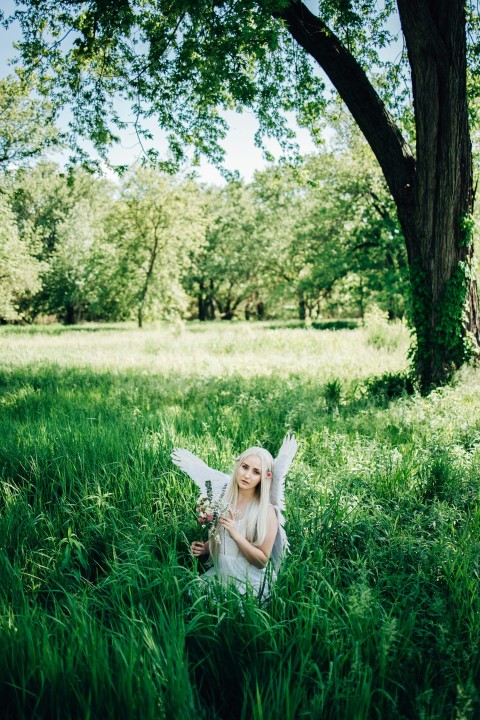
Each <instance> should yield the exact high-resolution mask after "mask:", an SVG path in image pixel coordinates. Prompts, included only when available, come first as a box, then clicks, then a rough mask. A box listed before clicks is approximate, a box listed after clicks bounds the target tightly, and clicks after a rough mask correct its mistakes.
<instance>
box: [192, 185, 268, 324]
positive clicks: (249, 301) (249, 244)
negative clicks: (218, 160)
mask: <svg viewBox="0 0 480 720" xmlns="http://www.w3.org/2000/svg"><path fill="white" fill-rule="evenodd" d="M205 201H206V215H207V218H208V220H207V228H206V242H205V245H204V246H203V247H202V248H201V249H200V252H199V253H198V255H197V257H196V259H195V261H194V263H193V264H192V268H191V270H190V272H189V274H188V276H187V283H186V287H187V288H188V291H189V292H190V294H193V295H195V296H196V298H197V304H198V316H199V318H200V319H201V320H212V319H214V317H215V316H216V315H217V314H218V316H219V317H221V318H222V319H224V320H230V319H232V318H233V317H235V316H236V315H237V313H238V312H239V310H240V308H241V307H244V308H245V305H247V314H248V312H249V310H248V308H249V309H250V312H252V313H253V314H255V315H256V316H258V314H259V313H260V314H261V313H262V306H261V303H262V294H263V299H265V287H266V281H265V270H266V257H265V247H264V245H265V244H264V243H262V236H261V234H260V233H258V231H257V215H256V208H255V204H254V197H253V194H252V192H251V191H250V190H249V188H248V187H247V186H246V185H245V184H244V183H243V182H240V181H237V180H233V181H231V182H229V183H228V184H227V185H226V186H225V187H224V188H210V189H209V190H208V192H207V193H206V195H205ZM259 305H260V307H259Z"/></svg>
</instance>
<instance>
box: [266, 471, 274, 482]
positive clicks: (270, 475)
mask: <svg viewBox="0 0 480 720" xmlns="http://www.w3.org/2000/svg"><path fill="white" fill-rule="evenodd" d="M265 477H266V478H268V479H269V480H271V479H272V477H273V474H272V471H271V470H267V472H266V473H265Z"/></svg>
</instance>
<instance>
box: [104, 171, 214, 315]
mask: <svg viewBox="0 0 480 720" xmlns="http://www.w3.org/2000/svg"><path fill="white" fill-rule="evenodd" d="M114 215H115V217H114V218H112V224H113V222H114V223H118V229H117V232H116V233H115V234H114V236H113V238H112V240H113V241H114V242H115V244H116V245H117V246H118V248H119V264H118V270H117V272H118V271H119V272H120V275H121V277H122V280H123V287H122V290H123V292H125V293H126V295H127V297H128V301H127V302H130V303H131V304H132V305H133V308H134V309H135V311H136V315H137V319H138V323H139V325H140V326H141V325H142V321H143V318H144V317H145V315H147V316H148V315H150V316H151V317H153V318H162V317H163V318H165V317H174V316H176V315H180V314H182V313H183V312H184V311H185V306H186V297H185V295H184V293H183V288H182V284H181V281H182V279H183V276H184V275H185V274H186V272H187V269H188V268H189V266H190V265H191V262H192V257H195V256H196V254H197V253H198V252H199V251H200V249H201V247H202V245H203V244H204V241H205V240H204V237H205V224H206V221H205V217H204V212H203V206H202V200H201V196H200V192H199V188H198V187H197V186H196V185H195V183H193V182H191V181H184V182H182V181H181V180H180V179H177V180H175V179H173V178H171V177H169V176H165V175H164V174H161V173H159V172H158V171H156V170H149V169H146V168H140V169H137V170H135V171H133V172H131V173H130V174H129V175H128V176H126V177H125V180H124V183H123V186H122V191H121V195H120V200H119V203H118V204H117V206H116V207H115V210H114ZM115 235H116V237H115Z"/></svg>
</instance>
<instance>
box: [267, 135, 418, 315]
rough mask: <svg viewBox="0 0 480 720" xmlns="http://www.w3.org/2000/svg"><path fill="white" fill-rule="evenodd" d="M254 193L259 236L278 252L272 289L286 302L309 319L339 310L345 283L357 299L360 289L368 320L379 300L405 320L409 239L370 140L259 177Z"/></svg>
mask: <svg viewBox="0 0 480 720" xmlns="http://www.w3.org/2000/svg"><path fill="white" fill-rule="evenodd" d="M253 190H254V192H255V196H256V199H257V205H258V220H259V223H260V227H259V229H258V233H259V234H260V235H262V236H263V237H264V238H265V239H264V242H265V243H266V244H267V245H268V247H269V249H270V251H271V257H272V264H271V268H272V272H271V273H270V280H269V285H270V287H271V288H272V292H274V293H277V294H278V293H279V291H281V290H282V289H283V293H284V296H285V298H287V297H290V298H296V301H297V303H298V310H299V316H300V318H301V319H304V318H305V317H306V316H308V315H312V313H318V312H320V311H323V312H327V313H328V312H329V311H330V310H333V305H332V306H331V303H330V298H333V297H334V298H335V300H334V303H335V309H336V308H337V306H338V303H339V302H340V304H341V296H342V292H341V285H342V282H343V280H344V279H347V283H348V292H349V296H351V294H352V288H353V287H355V286H357V287H358V309H359V310H360V314H362V313H363V306H364V305H365V304H368V302H373V301H375V302H376V303H378V304H379V305H380V306H382V307H384V308H385V309H387V310H388V311H389V312H390V314H391V316H395V315H398V314H403V312H404V310H405V306H404V297H403V296H404V295H405V294H406V291H407V288H408V281H407V262H406V253H405V248H404V244H403V238H402V235H401V231H400V226H399V224H398V221H397V218H396V214H395V208H394V205H393V202H392V200H391V197H390V196H389V193H388V189H387V188H386V186H385V182H384V180H383V178H382V177H381V173H380V172H379V170H378V167H377V166H376V164H375V163H374V162H373V158H372V156H371V153H370V152H369V151H368V146H366V145H365V143H364V142H363V143H359V144H358V145H357V147H356V148H355V149H352V150H345V149H344V148H343V149H340V148H338V149H337V151H336V152H327V151H323V152H321V153H320V154H318V155H311V156H309V157H307V158H305V159H304V161H303V162H302V163H301V164H300V165H296V166H295V167H290V166H288V165H283V166H277V167H274V168H270V169H268V170H266V171H262V172H259V173H257V174H256V176H255V182H254V184H253ZM273 260H274V261H273ZM355 277H356V278H357V280H356V282H355V281H354V278H355ZM334 290H335V292H334ZM339 299H340V300H339ZM349 307H350V309H351V300H350V299H349Z"/></svg>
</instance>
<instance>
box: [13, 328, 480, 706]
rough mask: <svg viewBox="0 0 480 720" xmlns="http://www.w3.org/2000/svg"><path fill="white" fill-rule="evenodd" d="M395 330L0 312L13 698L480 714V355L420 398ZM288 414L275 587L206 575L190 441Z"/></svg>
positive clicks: (274, 430) (221, 436) (210, 450)
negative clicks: (211, 581) (65, 320)
mask: <svg viewBox="0 0 480 720" xmlns="http://www.w3.org/2000/svg"><path fill="white" fill-rule="evenodd" d="M387 332H388V330H387V329H385V328H382V336H383V337H384V338H386V339H385V341H382V340H381V338H380V339H379V337H380V334H379V333H378V332H376V334H375V341H374V342H373V341H372V331H371V329H369V328H368V327H367V328H366V329H360V328H357V329H351V330H338V331H329V330H323V331H319V330H314V329H310V330H302V329H299V328H283V329H282V328H279V329H270V328H269V326H268V325H267V324H265V325H263V326H262V325H254V326H252V325H248V324H241V323H239V324H238V325H236V326H235V325H233V326H232V325H229V326H227V325H225V326H221V325H220V326H219V325H213V326H204V327H202V326H200V325H192V326H188V325H187V326H177V327H174V328H172V327H168V326H164V327H158V328H151V329H149V330H147V331H145V332H139V331H136V330H134V329H133V328H128V327H127V328H121V327H120V328H111V329H96V330H95V332H86V331H85V332H83V331H82V330H79V329H75V330H72V331H64V330H62V329H60V328H58V329H55V332H52V331H51V330H50V331H47V332H45V333H43V332H35V333H29V332H25V333H24V332H18V331H16V332H10V331H6V330H4V331H3V332H0V343H1V346H2V357H3V363H2V367H1V369H0V437H1V438H2V442H1V447H0V457H1V462H0V578H1V584H0V678H1V698H2V717H5V718H12V719H13V718H42V719H44V718H58V719H59V720H60V719H62V720H63V719H64V718H104V717H105V718H142V719H143V718H152V719H153V718H155V720H157V719H158V718H166V719H169V718H193V717H199V718H205V719H207V718H208V719H210V718H212V720H213V719H215V718H222V719H228V718H234V719H237V718H238V719H239V720H240V719H242V720H248V719H250V718H255V719H258V720H260V719H261V720H267V719H270V718H271V719H272V720H273V719H274V718H275V720H277V719H278V718H288V719H291V720H297V719H300V718H322V719H323V718H326V719H329V718H332V720H333V719H334V718H335V720H337V719H338V718H342V719H346V720H349V719H352V720H353V719H354V720H363V719H366V718H382V720H383V718H388V719H389V720H390V718H392V719H396V718H405V719H410V718H419V719H422V720H423V719H425V720H433V719H434V718H435V719H438V720H444V719H445V718H452V720H453V719H455V720H463V719H465V720H468V719H472V720H474V718H476V717H479V716H480V699H479V687H480V653H479V647H480V637H479V635H480V622H479V619H480V616H479V611H480V602H479V580H480V578H479V571H480V560H479V558H480V505H479V478H480V387H479V383H478V380H479V375H478V372H477V371H475V370H468V371H466V372H465V373H464V374H463V375H462V376H461V377H460V378H459V379H458V381H457V384H456V386H455V387H450V388H445V389H443V390H439V391H437V392H435V393H433V394H432V395H431V396H430V397H428V398H421V397H419V396H417V395H415V394H414V393H413V391H412V388H411V386H410V384H409V382H408V380H407V379H406V375H405V369H406V360H405V357H406V347H407V343H408V338H407V337H406V334H405V332H404V331H402V330H401V329H399V328H398V327H395V328H392V335H391V337H390V338H389V337H387V335H386V334H385V333H387ZM287 430H291V431H294V432H295V433H296V435H297V437H298V439H299V441H300V450H299V453H298V455H297V457H296V459H295V463H294V465H293V466H292V469H291V472H290V474H289V477H288V487H287V506H288V507H287V513H286V517H287V531H288V535H289V538H290V544H291V553H290V555H289V556H288V558H287V560H286V561H285V563H284V566H283V568H282V571H281V573H280V575H279V578H278V581H277V583H276V585H275V586H274V589H273V592H272V595H271V597H270V599H269V601H268V602H267V603H265V604H259V603H258V602H257V600H256V599H255V598H253V597H249V596H247V597H246V598H243V599H242V600H240V599H239V598H238V597H237V595H236V594H235V592H234V591H231V592H230V591H228V592H217V593H216V594H212V595H208V594H206V593H205V591H204V590H203V588H202V587H201V586H199V584H198V582H197V581H196V577H197V574H198V571H199V570H201V567H202V565H201V562H199V561H196V560H193V559H192V558H191V557H190V556H189V554H188V543H189V542H190V541H191V540H192V539H194V538H196V537H198V529H197V527H196V525H195V516H194V505H195V498H196V490H195V487H194V486H193V484H192V483H191V482H190V481H189V480H188V478H186V476H184V475H183V474H182V473H180V472H179V471H178V470H177V469H176V468H175V467H174V466H173V465H172V463H171V461H170V452H171V449H172V447H173V446H175V445H180V446H184V447H188V448H189V449H191V450H193V451H194V452H197V453H198V454H199V455H201V457H202V458H204V459H205V460H206V461H207V462H209V463H210V464H211V465H213V466H215V467H219V468H221V469H225V470H228V469H229V468H230V466H231V463H232V459H233V457H234V456H235V454H237V453H238V452H239V450H241V449H242V448H244V447H246V446H248V445H251V444H253V443H260V444H263V445H265V446H266V447H268V448H269V449H271V450H272V452H275V451H276V449H277V448H278V446H279V444H280V442H281V439H282V437H283V435H284V433H285V432H286V431H287Z"/></svg>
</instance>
